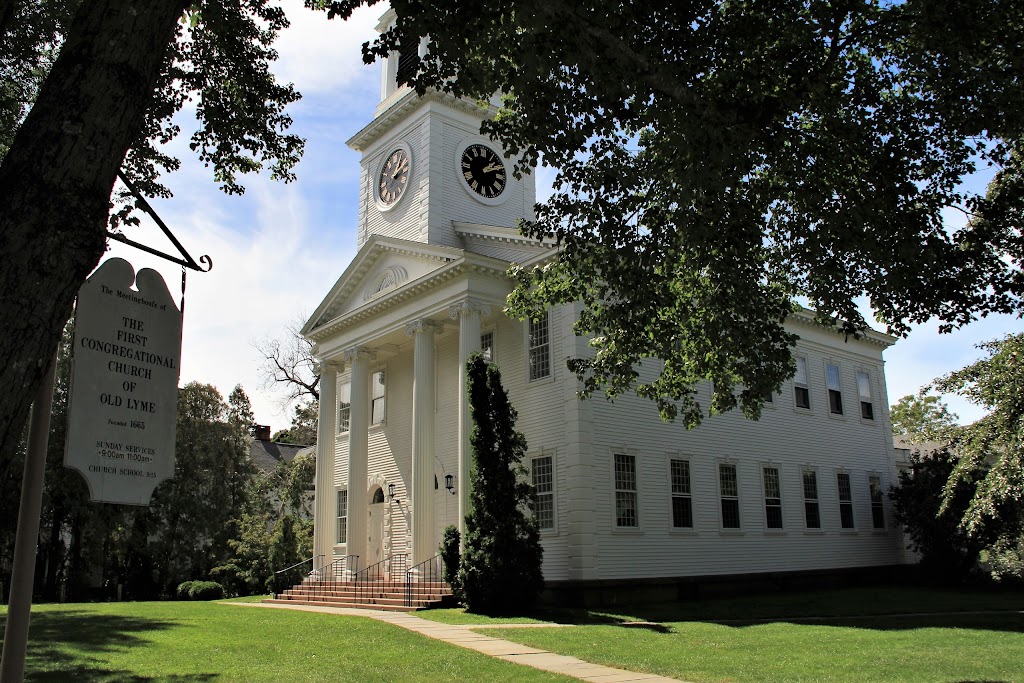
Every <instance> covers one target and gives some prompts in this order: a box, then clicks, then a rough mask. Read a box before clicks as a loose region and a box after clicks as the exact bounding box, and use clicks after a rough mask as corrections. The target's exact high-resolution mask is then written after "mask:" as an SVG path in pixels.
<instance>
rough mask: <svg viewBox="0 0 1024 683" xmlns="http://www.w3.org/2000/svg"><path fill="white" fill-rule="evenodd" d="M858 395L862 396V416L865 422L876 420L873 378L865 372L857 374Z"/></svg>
mask: <svg viewBox="0 0 1024 683" xmlns="http://www.w3.org/2000/svg"><path fill="white" fill-rule="evenodd" d="M857 393H858V394H859V395H860V416H861V417H862V418H864V419H865V420H874V419H875V405H874V400H873V399H872V398H871V376H870V375H869V374H868V373H866V372H864V371H858V372H857Z"/></svg>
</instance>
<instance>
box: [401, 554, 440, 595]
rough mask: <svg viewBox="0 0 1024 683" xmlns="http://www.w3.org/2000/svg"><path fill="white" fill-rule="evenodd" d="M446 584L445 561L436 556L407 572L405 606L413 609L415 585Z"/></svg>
mask: <svg viewBox="0 0 1024 683" xmlns="http://www.w3.org/2000/svg"><path fill="white" fill-rule="evenodd" d="M433 583H444V560H442V559H441V556H440V555H434V556H433V557H432V558H430V559H429V560H424V561H423V562H420V563H419V564H418V565H416V566H415V567H412V568H411V569H408V570H406V572H405V606H406V607H412V599H413V594H414V592H415V590H414V588H413V587H414V585H415V584H420V585H421V586H422V585H423V584H433Z"/></svg>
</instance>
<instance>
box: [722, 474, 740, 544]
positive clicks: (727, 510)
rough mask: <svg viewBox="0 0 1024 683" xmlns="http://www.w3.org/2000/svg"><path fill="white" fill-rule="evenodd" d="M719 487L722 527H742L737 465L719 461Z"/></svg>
mask: <svg viewBox="0 0 1024 683" xmlns="http://www.w3.org/2000/svg"><path fill="white" fill-rule="evenodd" d="M718 487H719V492H720V493H721V497H722V528H723V529H739V528H740V488H739V482H738V481H737V479H736V465H733V464H732V463H724V462H723V463H719V465H718Z"/></svg>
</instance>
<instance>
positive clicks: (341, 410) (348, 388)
mask: <svg viewBox="0 0 1024 683" xmlns="http://www.w3.org/2000/svg"><path fill="white" fill-rule="evenodd" d="M351 417H352V383H351V382H345V383H344V384H342V385H341V387H340V388H339V389H338V431H339V432H347V431H348V430H349V427H350V424H349V420H350V419H351Z"/></svg>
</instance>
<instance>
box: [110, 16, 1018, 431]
mask: <svg viewBox="0 0 1024 683" xmlns="http://www.w3.org/2000/svg"><path fill="white" fill-rule="evenodd" d="M283 4H284V6H285V8H286V10H287V12H288V16H289V18H290V19H291V20H292V27H291V28H290V29H288V30H287V31H285V32H284V33H283V34H282V36H281V39H280V40H279V42H278V44H277V48H278V51H279V53H280V55H281V58H280V60H279V61H278V63H277V64H276V66H275V67H274V71H275V73H276V74H277V75H278V77H279V78H280V79H281V80H285V81H291V82H293V83H295V85H296V87H297V88H298V90H299V91H300V92H301V93H302V94H303V99H302V100H301V101H300V102H298V103H296V104H295V105H293V106H292V107H291V108H290V110H289V111H290V113H291V115H292V117H293V119H294V121H295V123H294V126H293V129H292V130H293V131H294V132H295V133H297V134H299V135H301V136H302V137H304V138H306V153H305V155H304V157H303V159H302V161H301V162H300V164H299V166H298V169H297V172H298V176H299V178H298V180H297V181H296V182H294V183H290V184H288V185H283V184H281V183H276V182H273V181H271V180H270V179H269V178H267V177H250V178H247V179H245V180H244V184H245V186H246V189H247V191H246V193H245V194H244V195H243V196H241V197H236V196H228V195H225V194H224V193H222V192H220V191H219V190H218V189H217V188H216V186H215V184H214V183H213V181H212V174H211V172H210V169H207V168H204V167H203V166H202V164H200V163H199V162H197V161H196V160H195V157H194V155H193V154H192V153H191V152H190V151H189V149H188V137H187V136H188V132H187V131H189V123H188V119H189V118H191V117H192V115H193V112H191V111H186V112H183V113H182V115H181V121H182V129H183V131H186V132H184V133H183V135H182V137H181V138H180V139H178V140H177V141H175V142H174V143H172V146H171V147H172V150H173V151H174V152H175V153H176V155H177V156H178V157H179V158H180V159H181V161H182V168H181V170H180V171H179V172H177V173H175V174H173V175H171V176H169V177H167V178H166V179H165V182H166V184H167V185H168V186H169V187H170V188H171V190H172V191H173V192H174V198H172V199H170V200H155V201H153V205H154V207H155V209H156V211H157V212H158V213H159V214H160V216H161V217H162V218H163V220H164V222H165V223H167V225H168V226H169V227H170V228H171V229H172V231H173V232H174V233H175V235H176V236H177V237H178V239H179V240H180V241H181V242H182V244H183V245H184V246H185V248H186V249H187V250H188V251H189V252H190V253H191V254H192V256H193V257H195V258H198V257H199V256H200V255H202V254H208V255H209V256H210V257H211V258H212V259H213V264H214V267H213V270H212V271H211V272H209V273H196V272H193V271H189V273H188V283H187V292H186V304H185V320H184V333H183V339H182V362H181V370H182V375H181V381H182V383H184V382H189V381H193V380H196V381H200V382H207V383H210V384H213V385H215V386H217V388H218V389H219V390H220V391H221V393H222V394H224V395H225V396H227V394H228V393H229V392H230V391H231V389H232V388H233V387H234V386H235V385H236V384H241V385H242V386H243V387H244V388H245V390H246V392H247V393H248V394H249V397H250V398H251V399H252V402H253V408H254V411H255V414H256V419H257V422H259V423H261V424H269V425H271V427H272V429H273V430H274V431H276V430H278V429H283V428H285V427H287V426H288V425H289V423H290V422H291V417H290V409H289V408H288V407H287V406H285V405H283V404H282V398H283V395H282V394H280V393H279V392H275V391H273V390H268V389H264V388H262V386H261V375H260V372H259V367H260V356H259V353H258V352H257V351H256V350H255V348H254V347H253V343H254V342H255V341H256V340H259V339H262V338H266V337H274V336H280V335H281V334H282V330H283V328H284V327H285V326H287V325H288V324H289V323H291V322H294V321H296V320H297V319H299V318H303V319H304V317H305V316H306V315H308V314H309V313H310V312H311V311H312V310H313V309H314V308H315V307H316V306H317V304H319V303H320V300H321V298H322V297H323V296H324V295H325V294H326V293H327V291H328V290H329V289H330V287H331V286H332V285H333V284H334V282H335V281H336V280H337V278H338V277H339V276H340V275H341V273H342V271H343V270H344V269H345V266H346V265H347V264H348V262H349V261H350V260H351V258H352V257H353V256H354V255H355V251H356V222H357V219H358V182H359V155H358V154H357V153H355V152H353V151H352V150H350V149H349V148H348V147H347V146H346V145H345V141H346V140H347V139H349V138H350V137H351V136H352V135H354V134H355V133H356V132H357V131H359V130H360V129H361V128H362V127H363V126H364V125H366V124H367V123H368V122H369V121H370V119H371V118H372V116H373V111H374V108H375V107H376V105H377V102H378V99H379V95H380V69H379V65H371V66H365V65H363V63H362V58H361V53H360V46H361V44H362V43H363V42H365V41H366V40H369V39H371V38H372V37H373V36H374V35H375V32H374V26H375V25H376V23H377V19H378V17H379V16H380V14H381V12H382V9H381V7H380V6H377V7H372V8H362V9H361V10H360V11H359V12H357V13H356V15H355V16H354V17H353V19H351V20H350V21H348V22H345V23H342V22H328V21H327V20H326V17H325V15H323V14H319V13H313V12H310V11H308V10H305V9H304V8H302V7H301V4H302V3H301V1H300V0H287V1H286V2H284V3H283ZM545 178H550V171H549V170H548V169H541V172H540V173H539V174H538V195H539V196H541V197H543V195H544V185H545V182H544V181H545ZM950 218H951V220H954V221H955V220H958V219H957V217H956V216H955V215H952V213H951V215H950ZM133 232H134V234H133V235H132V237H133V238H136V239H139V240H140V241H142V242H145V243H147V244H150V245H153V246H163V248H165V250H173V248H172V247H170V245H169V244H167V243H166V240H165V239H164V238H163V236H162V235H161V234H160V233H159V230H158V229H157V228H155V227H152V226H149V225H145V226H144V227H143V228H141V229H138V230H134V231H133ZM112 244H113V246H112V247H111V250H110V252H109V254H108V255H112V256H120V257H122V258H126V259H127V260H129V261H130V262H131V263H132V264H133V265H134V266H135V268H136V269H137V270H138V269H140V268H144V267H146V268H154V269H156V270H158V271H159V272H161V273H162V274H163V276H164V280H165V281H166V282H167V284H168V287H169V289H170V291H171V293H172V294H173V295H175V296H178V295H179V294H180V282H181V275H180V268H179V267H178V266H176V265H174V264H172V263H168V262H166V261H162V260H160V259H157V258H155V257H152V256H150V255H148V254H145V253H144V252H141V251H138V250H136V249H132V248H131V247H126V246H124V245H121V244H119V243H116V242H115V243H112ZM937 328H938V324H937V323H930V324H927V325H922V326H919V327H917V328H915V329H914V330H913V331H912V332H911V334H910V336H909V337H908V338H907V339H901V340H899V341H898V342H897V343H896V345H895V346H894V347H892V348H891V349H889V350H888V351H887V352H886V353H885V359H886V377H887V381H888V388H889V400H890V402H895V401H896V400H897V399H898V398H899V397H900V396H904V395H906V394H910V393H915V392H916V391H917V390H918V388H920V386H921V385H923V384H926V383H928V382H930V381H931V380H932V379H934V378H935V377H937V376H939V375H941V374H943V373H946V372H949V371H950V370H954V369H957V368H960V367H963V366H964V365H966V364H968V363H970V362H972V361H973V360H975V359H977V358H978V357H979V356H980V353H979V351H978V350H977V349H976V348H975V347H974V345H975V344H977V343H979V342H982V341H986V340H989V339H994V338H997V337H1001V336H1003V335H1005V334H1008V333H1012V332H1016V331H1019V330H1020V329H1021V324H1020V321H1018V320H1017V319H1016V318H1012V317H1009V316H993V317H990V318H988V319H985V320H981V321H978V322H976V323H973V324H971V325H969V326H967V327H966V328H964V329H961V330H959V331H957V332H955V333H953V334H950V335H939V334H938V333H937ZM948 401H949V404H950V406H951V408H952V410H953V411H954V412H956V413H958V414H959V415H960V417H961V419H962V420H973V419H977V418H978V417H980V416H981V414H982V413H981V411H980V410H979V409H977V408H976V407H974V406H971V405H970V404H967V403H966V402H964V401H962V400H960V399H958V398H956V397H948ZM652 409H653V408H652Z"/></svg>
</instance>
